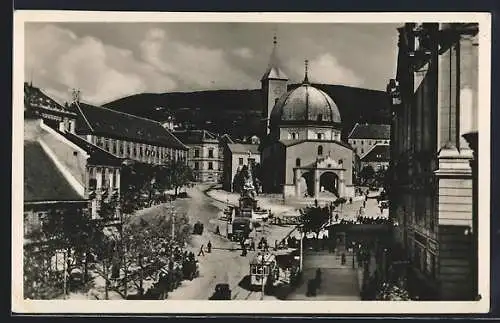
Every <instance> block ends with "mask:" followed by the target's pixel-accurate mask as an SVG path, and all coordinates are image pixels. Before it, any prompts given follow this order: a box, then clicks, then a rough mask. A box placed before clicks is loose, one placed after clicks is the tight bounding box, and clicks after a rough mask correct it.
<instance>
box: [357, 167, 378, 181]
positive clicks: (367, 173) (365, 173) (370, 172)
mask: <svg viewBox="0 0 500 323" xmlns="http://www.w3.org/2000/svg"><path fill="white" fill-rule="evenodd" d="M374 175H375V170H374V169H373V167H372V166H371V165H367V166H365V167H363V169H362V170H361V172H359V176H360V177H361V178H362V179H363V182H364V183H366V182H368V181H369V180H370V179H372V178H373V176H374Z"/></svg>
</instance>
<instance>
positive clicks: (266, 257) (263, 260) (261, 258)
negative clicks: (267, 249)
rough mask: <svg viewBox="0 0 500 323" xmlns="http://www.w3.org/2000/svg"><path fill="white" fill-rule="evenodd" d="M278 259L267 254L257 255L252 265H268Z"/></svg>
mask: <svg viewBox="0 0 500 323" xmlns="http://www.w3.org/2000/svg"><path fill="white" fill-rule="evenodd" d="M275 259H276V257H275V256H274V255H273V254H270V253H267V254H263V255H262V254H257V255H255V257H254V258H253V259H252V260H251V261H250V263H251V264H254V265H258V264H262V263H268V262H272V261H274V260H275Z"/></svg>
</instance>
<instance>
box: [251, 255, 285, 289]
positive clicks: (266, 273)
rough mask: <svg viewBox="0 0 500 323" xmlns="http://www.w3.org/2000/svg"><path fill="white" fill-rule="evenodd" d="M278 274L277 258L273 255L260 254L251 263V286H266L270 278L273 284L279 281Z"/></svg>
mask: <svg viewBox="0 0 500 323" xmlns="http://www.w3.org/2000/svg"><path fill="white" fill-rule="evenodd" d="M278 274H279V268H278V266H277V263H276V256H275V255H273V254H271V253H265V254H260V253H259V254H257V255H256V256H255V258H253V259H252V261H251V262H250V285H251V286H253V287H257V286H259V287H261V286H263V285H266V284H267V280H268V279H269V278H270V279H272V281H271V283H273V282H274V281H276V280H277V279H278Z"/></svg>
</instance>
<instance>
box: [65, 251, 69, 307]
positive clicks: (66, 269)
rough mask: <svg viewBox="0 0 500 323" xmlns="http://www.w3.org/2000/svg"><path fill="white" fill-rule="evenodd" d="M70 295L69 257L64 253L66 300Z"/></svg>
mask: <svg viewBox="0 0 500 323" xmlns="http://www.w3.org/2000/svg"><path fill="white" fill-rule="evenodd" d="M67 294H68V255H67V251H65V252H64V299H66V296H67Z"/></svg>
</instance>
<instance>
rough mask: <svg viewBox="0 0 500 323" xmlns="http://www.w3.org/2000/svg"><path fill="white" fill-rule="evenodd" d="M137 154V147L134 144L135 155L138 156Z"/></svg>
mask: <svg viewBox="0 0 500 323" xmlns="http://www.w3.org/2000/svg"><path fill="white" fill-rule="evenodd" d="M136 156H137V147H136V146H134V157H136Z"/></svg>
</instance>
